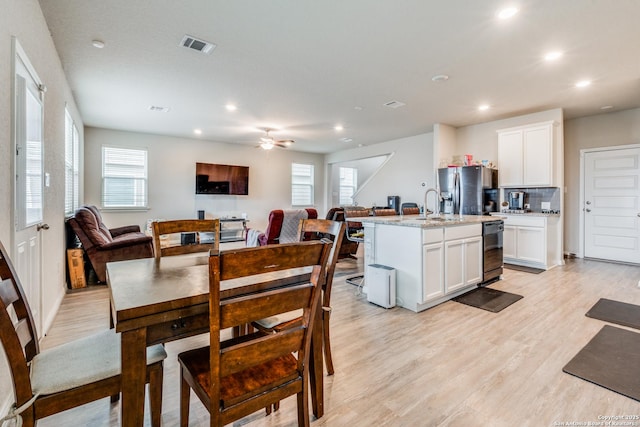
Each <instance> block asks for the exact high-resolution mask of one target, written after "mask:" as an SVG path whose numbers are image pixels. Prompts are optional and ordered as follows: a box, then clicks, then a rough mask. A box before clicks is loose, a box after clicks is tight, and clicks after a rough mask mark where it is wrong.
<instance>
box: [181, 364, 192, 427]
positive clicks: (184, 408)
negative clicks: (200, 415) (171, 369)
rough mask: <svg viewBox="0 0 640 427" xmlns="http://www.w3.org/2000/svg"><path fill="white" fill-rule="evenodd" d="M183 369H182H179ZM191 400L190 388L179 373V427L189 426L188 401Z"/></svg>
mask: <svg viewBox="0 0 640 427" xmlns="http://www.w3.org/2000/svg"><path fill="white" fill-rule="evenodd" d="M181 369H184V368H181ZM190 399H191V387H189V383H187V380H185V379H184V374H183V373H182V372H180V427H188V426H189V401H190Z"/></svg>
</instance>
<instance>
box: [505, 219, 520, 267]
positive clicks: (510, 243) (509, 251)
mask: <svg viewBox="0 0 640 427" xmlns="http://www.w3.org/2000/svg"><path fill="white" fill-rule="evenodd" d="M502 257H503V258H505V259H507V258H509V259H515V258H516V257H517V255H516V227H515V226H513V225H507V224H506V222H505V225H504V231H503V233H502Z"/></svg>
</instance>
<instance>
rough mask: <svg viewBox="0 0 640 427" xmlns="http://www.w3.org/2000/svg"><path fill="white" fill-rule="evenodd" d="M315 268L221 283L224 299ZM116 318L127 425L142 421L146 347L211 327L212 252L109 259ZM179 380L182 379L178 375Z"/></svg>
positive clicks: (318, 382) (318, 399)
mask: <svg viewBox="0 0 640 427" xmlns="http://www.w3.org/2000/svg"><path fill="white" fill-rule="evenodd" d="M310 272H311V268H306V269H295V270H293V271H291V270H288V271H284V272H274V273H265V274H266V275H269V276H268V277H267V278H265V277H262V278H260V280H257V281H256V277H255V276H254V277H253V280H252V278H251V277H248V278H240V279H234V280H227V281H223V282H221V287H220V299H221V301H222V300H224V299H227V298H232V297H236V296H242V295H246V294H250V293H253V292H259V291H262V290H265V289H270V288H274V287H280V286H286V285H290V284H294V283H300V282H303V281H308V280H309V277H310ZM107 285H108V287H109V292H110V309H111V323H112V327H115V330H116V332H118V333H120V339H121V344H122V345H121V369H122V374H121V375H122V377H121V378H122V394H121V403H120V405H121V411H122V417H121V420H122V425H123V426H127V427H138V426H142V425H143V420H144V403H145V375H146V349H147V347H148V346H151V345H154V344H159V343H166V342H170V341H174V340H177V339H182V338H186V337H189V336H193V335H197V334H201V333H206V332H208V331H209V255H208V253H206V254H190V255H178V256H171V257H163V258H159V259H155V258H143V259H136V260H130V261H118V262H110V263H107ZM318 307H319V309H318V310H317V312H316V313H314V327H313V331H312V338H311V357H310V358H309V377H310V378H309V384H310V387H311V406H312V410H313V414H314V415H315V417H316V418H320V417H322V415H323V413H324V408H323V400H324V398H323V397H324V396H323V393H324V389H323V360H322V320H321V311H320V306H318ZM176 384H177V379H176Z"/></svg>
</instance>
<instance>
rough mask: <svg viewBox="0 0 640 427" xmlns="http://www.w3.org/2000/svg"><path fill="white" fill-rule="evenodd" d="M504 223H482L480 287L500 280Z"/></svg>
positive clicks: (502, 262)
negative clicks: (481, 272)
mask: <svg viewBox="0 0 640 427" xmlns="http://www.w3.org/2000/svg"><path fill="white" fill-rule="evenodd" d="M503 232H504V221H502V220H497V221H487V222H483V223H482V271H483V274H482V282H481V283H480V286H484V285H487V284H489V283H493V282H495V281H496V280H500V275H501V274H502V267H503V264H504V261H503V253H502V249H503V246H502V245H503V236H502V234H503Z"/></svg>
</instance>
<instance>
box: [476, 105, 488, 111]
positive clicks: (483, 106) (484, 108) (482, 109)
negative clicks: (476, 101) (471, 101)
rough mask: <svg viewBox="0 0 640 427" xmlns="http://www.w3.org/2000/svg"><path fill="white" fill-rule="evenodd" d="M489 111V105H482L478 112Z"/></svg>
mask: <svg viewBox="0 0 640 427" xmlns="http://www.w3.org/2000/svg"><path fill="white" fill-rule="evenodd" d="M488 109H489V104H482V105H480V106H478V110H480V111H486V110H488Z"/></svg>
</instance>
